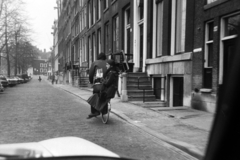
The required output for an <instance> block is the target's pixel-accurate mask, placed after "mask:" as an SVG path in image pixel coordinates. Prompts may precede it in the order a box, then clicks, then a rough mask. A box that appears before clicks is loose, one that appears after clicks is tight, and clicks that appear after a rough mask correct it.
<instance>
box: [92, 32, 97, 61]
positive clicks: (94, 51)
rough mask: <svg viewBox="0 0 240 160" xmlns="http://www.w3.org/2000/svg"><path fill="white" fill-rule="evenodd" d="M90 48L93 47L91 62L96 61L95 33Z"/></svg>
mask: <svg viewBox="0 0 240 160" xmlns="http://www.w3.org/2000/svg"><path fill="white" fill-rule="evenodd" d="M92 47H93V61H95V60H97V54H96V36H95V33H93V35H92Z"/></svg>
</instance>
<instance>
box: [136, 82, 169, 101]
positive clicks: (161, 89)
mask: <svg viewBox="0 0 240 160" xmlns="http://www.w3.org/2000/svg"><path fill="white" fill-rule="evenodd" d="M141 78H148V79H149V78H150V81H152V77H138V89H139V90H143V102H145V90H146V89H145V88H140V87H139V80H140V79H141ZM165 78H166V77H164V79H165ZM151 86H152V85H151ZM151 89H152V90H154V91H155V90H163V92H164V93H165V88H153V87H152V88H151Z"/></svg>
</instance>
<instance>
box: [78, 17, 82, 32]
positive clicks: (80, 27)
mask: <svg viewBox="0 0 240 160" xmlns="http://www.w3.org/2000/svg"><path fill="white" fill-rule="evenodd" d="M79 22H80V24H79V30H80V32H81V31H82V14H80V15H79Z"/></svg>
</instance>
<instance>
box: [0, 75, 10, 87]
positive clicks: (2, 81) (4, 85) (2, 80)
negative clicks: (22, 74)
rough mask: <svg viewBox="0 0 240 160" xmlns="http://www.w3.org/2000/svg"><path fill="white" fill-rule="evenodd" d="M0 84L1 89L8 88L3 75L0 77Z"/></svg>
mask: <svg viewBox="0 0 240 160" xmlns="http://www.w3.org/2000/svg"><path fill="white" fill-rule="evenodd" d="M0 83H1V84H2V86H3V87H7V86H8V80H7V78H6V77H5V76H3V75H0Z"/></svg>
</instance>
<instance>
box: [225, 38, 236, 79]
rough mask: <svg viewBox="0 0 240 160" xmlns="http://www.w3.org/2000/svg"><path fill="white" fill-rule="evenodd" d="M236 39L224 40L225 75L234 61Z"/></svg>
mask: <svg viewBox="0 0 240 160" xmlns="http://www.w3.org/2000/svg"><path fill="white" fill-rule="evenodd" d="M234 40H235V39H231V40H226V41H224V53H223V56H224V57H223V76H224V77H225V76H226V75H227V73H228V70H229V69H230V68H229V66H230V64H231V62H233V54H234V51H235V41H234Z"/></svg>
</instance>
